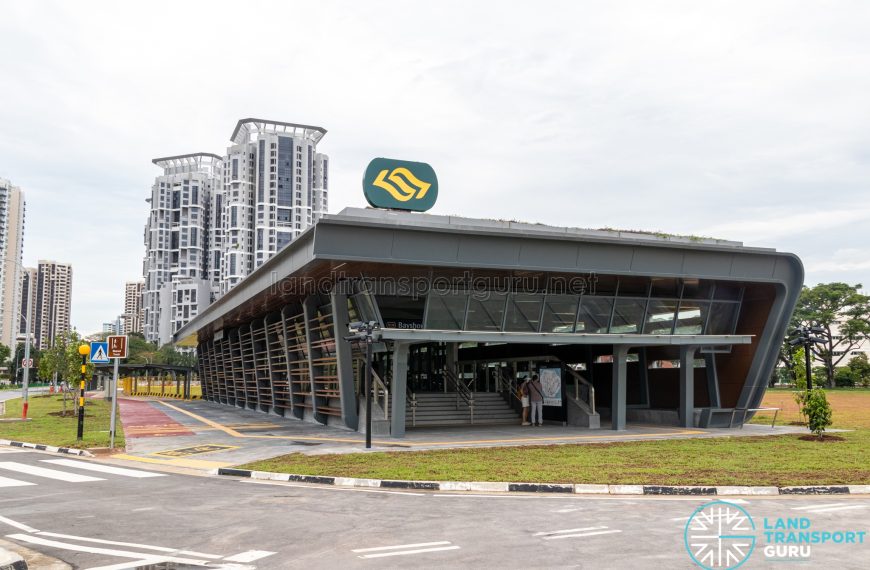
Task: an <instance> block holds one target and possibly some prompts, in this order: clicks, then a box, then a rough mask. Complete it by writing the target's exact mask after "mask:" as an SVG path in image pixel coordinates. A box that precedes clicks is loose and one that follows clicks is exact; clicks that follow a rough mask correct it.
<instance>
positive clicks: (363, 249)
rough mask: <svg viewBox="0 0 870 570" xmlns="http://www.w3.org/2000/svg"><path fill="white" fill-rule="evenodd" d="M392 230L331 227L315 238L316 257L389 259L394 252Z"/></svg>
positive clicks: (320, 232)
mask: <svg viewBox="0 0 870 570" xmlns="http://www.w3.org/2000/svg"><path fill="white" fill-rule="evenodd" d="M393 235H394V234H393V231H392V230H391V229H383V230H381V229H371V228H361V227H342V228H337V227H330V228H329V230H328V231H319V232H318V233H317V237H316V238H315V243H314V251H315V254H316V255H326V256H330V257H332V256H336V257H349V258H358V257H380V258H383V259H389V258H390V256H391V255H392V251H393Z"/></svg>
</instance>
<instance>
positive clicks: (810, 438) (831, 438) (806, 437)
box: [798, 434, 846, 443]
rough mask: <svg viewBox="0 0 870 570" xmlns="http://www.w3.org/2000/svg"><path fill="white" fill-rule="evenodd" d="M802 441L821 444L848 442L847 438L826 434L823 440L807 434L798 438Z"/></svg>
mask: <svg viewBox="0 0 870 570" xmlns="http://www.w3.org/2000/svg"><path fill="white" fill-rule="evenodd" d="M798 439H799V440H801V441H818V442H820V443H828V442H830V443H834V442H837V441H846V438H844V437H841V436H839V435H829V434H824V435H823V436H822V437H821V438H819V437H818V436H815V435H812V434H806V435H802V436H799V437H798Z"/></svg>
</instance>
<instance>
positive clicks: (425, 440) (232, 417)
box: [113, 398, 805, 471]
mask: <svg viewBox="0 0 870 570" xmlns="http://www.w3.org/2000/svg"><path fill="white" fill-rule="evenodd" d="M119 402H120V404H121V418H122V421H123V422H124V430H125V434H126V435H127V451H126V453H124V454H118V455H114V456H113V459H114V460H124V461H136V462H139V463H151V464H164V465H167V466H173V467H180V468H192V469H197V470H204V471H209V470H213V469H216V468H220V467H228V466H231V465H240V464H243V463H247V462H251V461H257V460H260V459H267V458H270V457H275V456H277V455H283V454H287V453H305V454H325V453H355V452H361V451H365V449H364V439H365V436H364V435H363V434H360V433H357V432H354V431H350V430H347V429H342V428H339V427H332V426H321V425H317V424H313V423H311V422H305V421H300V420H297V419H295V418H284V417H281V416H276V415H273V414H264V413H259V412H255V411H252V410H244V409H240V408H233V407H229V406H223V405H220V404H215V403H213V402H205V401H202V400H196V401H191V402H183V401H178V400H168V401H162V400H157V399H148V400H141V399H125V398H121V399H120V400H119ZM798 431H805V430H803V429H802V428H796V427H794V426H777V427H776V428H771V427H770V426H769V425H751V424H750V425H746V426H745V427H744V428H743V429H733V430H727V429H686V428H676V427H666V426H659V425H656V426H653V425H642V424H630V425H629V426H628V429H626V430H625V431H620V432H614V431H611V430H609V429H601V430H588V429H582V428H577V427H573V426H562V425H558V424H549V425H545V426H544V427H540V428H539V427H534V428H531V427H522V426H519V425H499V426H462V427H459V428H417V429H409V430H408V432H407V435H406V436H405V437H403V438H390V437H386V436H376V437H375V438H374V441H373V450H374V451H410V450H425V449H446V448H463V447H499V446H519V445H557V444H570V443H602V442H614V441H645V440H655V439H681V438H696V437H734V436H748V435H758V436H767V435H781V434H785V433H794V432H798Z"/></svg>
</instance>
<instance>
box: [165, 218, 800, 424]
mask: <svg viewBox="0 0 870 570" xmlns="http://www.w3.org/2000/svg"><path fill="white" fill-rule="evenodd" d="M802 282H803V269H802V266H801V264H800V261H799V260H798V259H797V258H796V257H795V256H793V255H791V254H784V253H778V252H776V251H774V250H771V249H761V248H747V247H743V246H742V245H740V244H738V243H735V242H724V241H720V240H707V239H694V238H692V239H689V238H675V237H659V236H653V235H647V234H638V233H624V232H610V231H590V230H579V229H574V228H556V227H549V226H542V225H532V224H517V223H514V222H495V221H488V220H471V219H465V218H454V217H443V216H432V215H425V214H413V213H399V212H389V211H382V210H371V209H365V210H363V209H346V210H344V211H343V212H341V213H340V214H337V215H330V216H325V217H324V218H323V219H321V220H319V221H318V223H317V224H316V225H315V226H314V227H312V228H311V229H309V230H308V231H306V232H305V233H303V234H302V235H301V236H300V237H299V238H297V239H296V240H295V241H294V242H292V243H291V244H290V245H288V246H287V247H286V248H285V249H283V250H282V251H280V252H279V253H278V254H277V255H275V256H274V257H273V258H271V259H270V260H268V261H267V262H266V263H264V264H263V265H262V266H261V267H260V268H259V269H257V270H256V271H255V272H254V273H252V274H251V275H250V276H249V277H248V278H246V279H245V280H244V281H243V282H241V283H240V284H239V285H238V286H237V287H236V288H235V289H233V290H232V291H230V292H229V293H228V294H226V295H225V296H224V297H222V298H221V299H220V300H218V301H217V302H216V303H214V304H213V305H211V306H210V307H209V308H208V309H206V310H205V311H203V312H202V313H201V314H200V315H198V316H197V317H196V318H195V319H193V320H192V321H191V322H190V323H188V325H187V326H185V327H184V328H182V329H181V330H180V331H178V333H177V334H176V337H175V339H176V342H177V343H178V344H182V345H188V346H197V348H198V355H199V367H200V378H201V379H202V383H203V392H204V394H203V396H204V398H205V399H208V400H211V401H215V402H219V403H224V404H228V405H235V406H241V407H246V408H250V409H258V410H261V411H264V412H274V413H279V414H284V415H292V416H294V417H297V418H300V419H307V420H311V421H317V422H321V423H338V424H341V425H345V426H348V427H351V428H353V429H356V428H358V426H359V418H358V411H359V408H360V407H359V395H360V389H359V378H360V369H361V367H360V364H359V361H360V347H357V346H354V345H352V344H350V343H348V342H346V341H344V340H343V336H344V335H345V334H346V331H347V323H348V322H350V321H353V320H372V321H375V322H376V323H378V325H379V326H380V327H381V336H380V338H381V342H380V343H379V344H378V347H377V348H378V351H377V352H378V354H379V355H380V356H379V358H378V360H377V362H378V366H377V377H378V381H377V382H376V385H377V386H378V388H377V390H378V395H379V396H382V397H383V401H382V403H381V406H380V409H379V411H378V413H383V417H382V421H383V426H382V429H383V430H384V431H388V432H389V433H391V434H392V435H394V436H400V435H402V434H403V433H404V430H405V425H406V423H408V422H409V420H408V416H407V414H406V413H405V412H406V410H408V409H409V406H410V405H412V404H413V405H416V404H415V402H416V401H417V398H418V397H421V398H422V397H423V395H424V393H426V392H431V391H440V392H449V391H451V390H457V391H463V392H464V391H467V392H469V393H472V394H474V393H476V392H477V391H483V390H485V391H487V392H501V393H503V395H504V398H505V400H506V402H508V403H509V404H510V403H511V393H510V392H511V390H513V388H514V386H515V382H516V381H517V379H518V374H519V372H520V371H519V369H518V366H517V364H516V362H517V360H518V359H519V360H523V359H524V361H525V362H527V363H532V364H522V365H520V367H523V366H524V367H525V369H524V370H523V372H525V373H526V374H528V373H529V372H531V370H530V368H529V367H530V366H534V364H533V363H534V362H540V363H544V362H555V361H558V362H559V366H560V367H561V369H562V370H564V374H565V378H566V384H568V383H570V381H571V378H572V377H576V376H582V380H583V382H584V383H585V384H587V385H588V386H589V387H590V388H592V389H594V392H595V393H596V394H597V398H598V405H599V408H600V409H601V410H603V411H606V414H608V415H610V418H611V427H613V428H614V429H622V428H624V426H625V421H626V417H630V416H631V415H632V414H633V415H634V416H636V417H640V418H645V419H651V418H669V417H671V415H668V413H671V414H672V416H673V417H674V418H679V420H678V421H679V422H680V423H681V424H682V425H695V424H696V423H700V424H701V425H713V424H715V423H716V414H717V413H718V412H722V413H723V414H724V415H727V414H728V412H729V411H730V410H733V409H741V408H742V409H746V408H752V407H757V405H758V404H759V403H760V401H761V398H762V397H763V394H764V390H765V388H766V385H767V378H768V377H769V376H770V374H771V372H772V370H773V367H774V365H775V362H776V355H777V352H778V349H779V344H780V340H781V339H782V337H783V334H784V332H785V329H786V327H787V324H788V319H789V318H790V316H791V312H792V310H793V308H794V305H795V302H796V299H797V295H798V293H799V291H800V287H801V285H802ZM493 366H496V368H497V374H496V375H497V376H498V378H497V381H494V382H490V380H489V379H487V380H486V381H485V382H484V381H483V380H481V378H482V376H481V375H487V374H493V373H494V372H493V371H494V368H493ZM566 392H567V390H566ZM387 395H389V398H387ZM566 396H567V394H566ZM572 399H577V400H580V399H583V396H581V395H580V394H579V390H578V391H576V392H574V393H573V396H572V397H566V400H568V402H567V404H566V406H567V407H569V408H570V406H573V405H574V404H577V405H578V406H579V408H578V409H579V410H580V411H581V412H582V413H586V414H587V415H589V413H590V411H591V412H593V413H596V410H590V409H589V405H588V404H589V402H588V397H587V401H585V402H571V400H572ZM593 408H594V406H593ZM658 412H667V413H664V414H661V413H658ZM566 414H567V416H571V415H572V414H571V412H566ZM644 414H646V415H644ZM574 415H576V414H574ZM724 415H723V417H724ZM567 416H566V417H565V418H562V419H568V420H570V417H567ZM653 421H655V420H653Z"/></svg>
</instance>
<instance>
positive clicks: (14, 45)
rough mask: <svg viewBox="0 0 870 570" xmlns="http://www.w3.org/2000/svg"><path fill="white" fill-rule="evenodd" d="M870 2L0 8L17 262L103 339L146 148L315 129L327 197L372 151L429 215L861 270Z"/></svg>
mask: <svg viewBox="0 0 870 570" xmlns="http://www.w3.org/2000/svg"><path fill="white" fill-rule="evenodd" d="M868 29H870V3H868V2H863V1H818V2H801V1H797V0H790V1H781V2H778V1H765V2H757V1H749V2H739V1H725V2H714V1H705V2H697V1H684V2H666V1H664V2H662V1H660V2H647V1H641V0H639V1H635V2H624V1H611V2H585V1H572V2H549V1H541V0H539V1H536V2H509V1H499V2H468V1H465V2H453V1H444V0H440V1H439V2H426V3H423V2H372V1H366V2H353V1H347V2H329V1H317V2H293V1H282V2H264V1H250V2H221V1H202V2H196V1H186V2H177V1H174V2H162V1H153V0H151V1H148V2H96V1H85V0H82V1H77V2H44V1H32V2H20V1H12V0H0V125H2V127H0V177H4V178H8V179H10V180H11V181H12V182H13V183H14V184H16V185H18V186H20V187H21V188H22V190H23V191H24V192H25V195H26V200H27V215H26V230H25V239H24V260H25V264H27V265H35V264H36V262H37V260H39V259H53V260H56V261H60V262H66V263H71V264H72V266H73V292H72V324H73V326H75V327H76V328H77V329H78V330H79V332H82V333H84V334H89V333H91V332H95V331H98V330H100V328H101V324H102V323H103V322H106V321H110V320H113V319H114V318H115V317H116V316H117V315H118V314H119V313H121V312H122V311H123V294H124V289H123V286H124V282H125V281H128V280H134V279H137V278H140V277H141V274H142V258H143V255H144V245H143V228H144V224H145V220H146V218H147V215H148V204H146V202H145V198H146V197H147V195H148V194H149V193H150V187H151V184H152V183H153V180H154V177H155V176H157V175H158V174H159V173H160V171H159V169H158V168H157V167H156V166H154V165H153V164H151V159H152V158H155V157H160V156H169V155H175V154H186V153H191V152H212V153H217V154H222V153H223V152H224V151H225V149H226V147H227V146H228V145H229V137H230V134H231V133H232V130H233V128H234V127H235V125H236V122H237V121H238V120H239V119H241V118H244V117H257V118H264V119H272V120H278V121H287V122H297V123H303V124H311V125H318V126H322V127H324V128H325V129H327V131H328V133H327V135H326V136H325V137H324V139H323V140H322V141H321V143H320V144H319V145H318V151H320V152H324V153H326V154H328V155H329V157H330V170H331V172H330V183H331V188H330V208H329V209H330V212H331V213H337V212H338V211H340V210H341V209H342V208H343V207H345V206H360V207H361V206H365V199H364V197H363V193H362V188H361V179H362V174H363V172H364V170H365V167H366V165H367V163H368V162H369V161H370V160H371V159H372V158H374V157H378V156H386V157H392V158H401V159H407V160H416V161H423V162H428V163H430V164H431V165H432V166H433V167H434V168H435V171H436V172H437V175H438V180H439V196H438V203H437V204H436V205H435V207H434V208H433V209H432V210H431V212H432V213H436V214H457V215H464V216H470V217H484V218H503V219H516V220H522V221H528V222H541V223H546V224H554V225H567V226H579V227H587V228H601V227H611V228H621V229H638V230H649V231H660V232H667V233H676V234H692V235H700V236H708V237H717V238H724V239H731V240H737V241H742V242H744V243H745V244H746V245H753V246H765V247H774V248H776V249H778V250H783V251H790V252H794V253H796V254H798V255H799V256H800V258H801V259H802V260H803V263H804V266H805V269H806V282H807V284H810V285H812V284H815V283H819V282H829V281H845V282H848V283H852V284H854V283H862V284H865V285H870V239H868V238H870V198H868V190H870V34H868V33H867V30H868Z"/></svg>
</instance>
